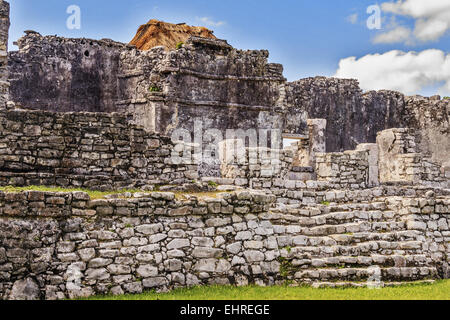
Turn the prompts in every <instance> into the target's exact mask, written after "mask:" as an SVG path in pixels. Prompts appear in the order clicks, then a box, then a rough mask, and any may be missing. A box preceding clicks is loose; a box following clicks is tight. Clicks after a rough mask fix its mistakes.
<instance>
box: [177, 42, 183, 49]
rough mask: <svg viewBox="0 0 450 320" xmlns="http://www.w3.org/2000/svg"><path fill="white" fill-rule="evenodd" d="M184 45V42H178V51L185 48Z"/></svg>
mask: <svg viewBox="0 0 450 320" xmlns="http://www.w3.org/2000/svg"><path fill="white" fill-rule="evenodd" d="M183 45H184V42H182V41H181V42H178V43H177V45H176V49H177V50H180V49H181V48H183Z"/></svg>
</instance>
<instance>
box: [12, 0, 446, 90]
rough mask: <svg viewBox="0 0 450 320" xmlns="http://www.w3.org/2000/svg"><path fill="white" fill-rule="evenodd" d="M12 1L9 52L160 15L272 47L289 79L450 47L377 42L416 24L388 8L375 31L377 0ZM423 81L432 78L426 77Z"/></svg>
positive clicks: (130, 31)
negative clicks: (35, 38)
mask: <svg viewBox="0 0 450 320" xmlns="http://www.w3.org/2000/svg"><path fill="white" fill-rule="evenodd" d="M389 1H390V0H385V1H381V2H379V3H378V4H382V3H383V2H389ZM404 1H416V0H404ZM422 1H423V0H422ZM440 1H442V2H450V1H447V0H440ZM10 2H11V19H12V22H11V29H10V50H15V47H13V46H12V42H13V41H15V40H17V39H18V38H19V37H20V36H21V35H22V34H23V31H24V30H27V29H31V30H35V31H38V32H40V33H41V34H43V35H47V34H52V35H54V34H57V35H60V36H65V37H87V38H94V39H100V38H111V39H113V40H117V41H122V42H128V41H130V40H131V39H132V37H133V36H134V34H135V33H136V30H137V28H138V26H139V25H141V24H144V23H145V22H147V21H148V20H150V19H153V18H155V19H159V20H163V21H167V22H173V23H179V22H186V23H188V24H191V25H205V26H207V27H209V28H210V29H213V30H214V31H215V35H216V36H217V37H218V38H222V39H226V40H228V42H229V43H230V44H232V45H233V46H234V47H236V48H239V49H268V50H269V51H270V61H271V62H277V63H282V64H283V65H284V67H285V72H284V74H285V76H286V77H287V78H288V79H289V80H297V79H301V78H305V77H309V76H316V75H324V76H333V75H335V74H336V72H337V70H338V67H339V62H340V60H341V59H345V58H348V57H353V56H354V57H356V58H357V59H360V58H362V57H364V56H366V55H368V54H375V53H379V54H383V53H386V52H388V51H391V50H401V51H404V52H410V51H414V52H422V51H424V50H427V49H438V50H440V51H442V52H443V53H444V54H447V53H448V48H450V37H449V35H448V32H447V33H446V34H445V35H443V36H441V37H439V39H434V40H433V41H412V42H411V41H404V42H403V43H402V42H395V43H375V42H374V37H376V36H377V35H379V34H380V33H383V32H387V31H388V30H389V28H391V29H392V28H394V27H395V26H393V23H395V24H396V25H402V26H404V27H406V28H410V29H414V23H415V20H414V18H412V17H410V16H408V15H396V16H395V17H394V18H396V19H395V21H394V20H393V16H394V15H393V14H392V13H391V12H385V11H383V12H382V29H381V30H369V29H368V28H367V26H366V20H367V19H368V18H369V16H370V15H369V14H367V13H366V10H367V7H368V6H370V5H373V4H377V2H376V1H373V0H314V1H311V0H282V1H280V0H278V1H272V0H266V1H264V0H240V1H235V0H229V1H218V0H208V1H206V0H189V1H185V0H156V1H152V0H127V1H111V0H110V1H106V0H95V1H92V0H11V1H10ZM73 4H75V5H78V6H79V7H80V8H81V23H82V24H81V29H80V30H69V29H67V27H66V20H67V18H68V16H69V15H68V14H67V13H66V9H67V7H68V6H69V5H73ZM352 17H353V19H352ZM449 23H450V22H449ZM449 57H450V56H449ZM343 74H345V72H343ZM356 75H358V73H356ZM394 77H395V76H394ZM424 77H428V75H426V74H425V75H424ZM361 78H363V76H361ZM433 79H434V80H433ZM433 79H432V80H429V81H428V82H427V83H425V84H422V86H421V88H420V89H419V93H423V94H433V93H434V91H436V90H437V88H438V87H440V86H441V85H442V84H443V81H444V82H445V77H444V80H443V78H442V77H440V78H439V77H438V78H436V79H437V80H436V79H435V78H433ZM449 83H450V80H449ZM368 86H370V84H368ZM449 95H450V92H449Z"/></svg>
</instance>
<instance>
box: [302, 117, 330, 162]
mask: <svg viewBox="0 0 450 320" xmlns="http://www.w3.org/2000/svg"><path fill="white" fill-rule="evenodd" d="M307 125H308V129H309V163H310V167H313V168H315V167H316V154H317V153H325V152H326V150H327V148H326V135H325V130H326V129H327V120H326V119H308V120H307Z"/></svg>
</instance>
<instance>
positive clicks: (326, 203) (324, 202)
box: [320, 201, 330, 206]
mask: <svg viewBox="0 0 450 320" xmlns="http://www.w3.org/2000/svg"><path fill="white" fill-rule="evenodd" d="M320 204H321V205H324V206H329V205H330V202H329V201H322V202H321V203H320Z"/></svg>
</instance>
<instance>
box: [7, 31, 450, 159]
mask: <svg viewBox="0 0 450 320" xmlns="http://www.w3.org/2000/svg"><path fill="white" fill-rule="evenodd" d="M18 43H19V46H20V49H19V51H17V52H11V53H10V54H9V70H10V81H11V94H12V97H13V98H14V100H16V101H17V102H18V103H19V104H21V105H22V106H24V107H26V108H35V109H44V110H53V111H102V112H113V111H119V112H131V113H133V114H134V115H135V121H136V122H137V123H138V124H140V125H144V126H145V127H146V128H148V129H149V130H151V131H152V130H154V131H157V132H161V133H164V134H167V135H170V134H171V132H172V131H173V130H174V129H176V128H184V129H187V130H189V131H191V132H194V130H200V129H198V128H195V127H194V120H195V119H200V120H201V121H202V123H203V128H202V130H203V131H205V130H207V129H209V128H217V129H219V130H221V131H223V135H225V130H226V129H230V128H232V129H248V128H255V129H280V130H281V131H282V132H283V133H290V134H299V135H305V134H307V133H308V131H307V130H308V127H307V124H306V122H307V119H309V118H321V119H326V120H327V121H328V124H329V125H328V126H327V131H326V140H327V152H341V151H345V150H353V149H355V148H356V146H357V145H358V144H361V143H375V141H376V136H377V133H378V132H380V131H382V130H385V129H389V128H413V129H416V135H417V136H418V137H420V143H419V146H420V148H421V151H422V152H423V153H427V154H429V155H430V156H431V157H432V160H433V161H437V162H440V163H442V164H444V165H447V166H448V165H449V163H448V157H447V154H448V152H449V150H450V145H449V143H450V139H449V138H448V137H449V120H448V113H449V105H450V102H449V101H448V100H439V99H437V98H436V97H432V98H424V97H419V96H413V97H407V96H404V95H402V94H400V93H398V92H393V91H386V90H382V91H377V92H376V91H371V92H367V93H363V92H362V90H361V89H360V88H359V85H358V82H357V81H356V80H345V79H334V78H324V77H316V78H308V79H303V80H299V81H295V82H291V83H287V82H286V80H285V79H284V77H283V75H282V71H283V69H282V66H281V65H278V64H271V63H268V62H267V58H268V52H267V51H264V50H261V51H241V50H236V49H234V48H232V47H231V46H229V45H228V44H227V43H226V42H225V41H223V40H210V39H201V38H191V40H189V41H188V42H187V43H186V44H185V46H184V47H183V48H181V49H179V50H175V51H170V52H166V51H165V50H163V48H162V47H159V48H158V47H156V48H154V49H151V50H149V51H139V50H136V49H133V48H132V47H130V46H127V45H124V44H120V43H116V42H113V41H110V40H102V41H95V40H89V39H64V38H58V37H42V36H40V35H39V34H37V33H34V32H28V34H27V35H26V36H25V37H23V38H21V39H20V40H19V41H18ZM87 54H88V56H87ZM31 84H33V85H31ZM43 92H46V93H45V96H44V94H43ZM438 146H439V147H438Z"/></svg>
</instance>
